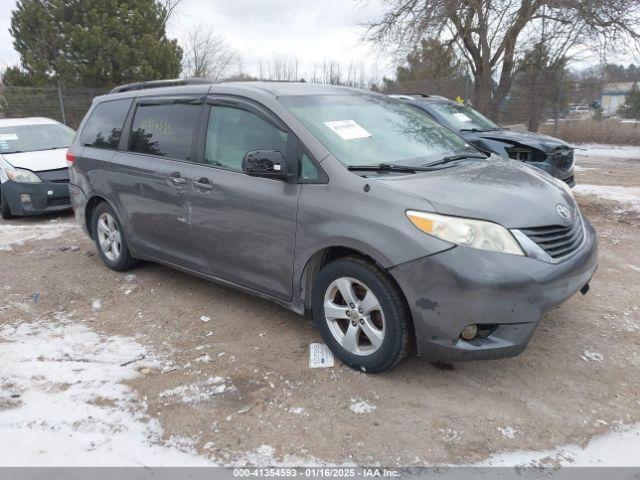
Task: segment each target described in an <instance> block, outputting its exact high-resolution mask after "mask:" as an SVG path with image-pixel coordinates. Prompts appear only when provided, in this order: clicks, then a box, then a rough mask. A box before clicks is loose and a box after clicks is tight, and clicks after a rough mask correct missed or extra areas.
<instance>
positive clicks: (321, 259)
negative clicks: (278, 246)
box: [300, 246, 385, 312]
mask: <svg viewBox="0 0 640 480" xmlns="http://www.w3.org/2000/svg"><path fill="white" fill-rule="evenodd" d="M350 256H355V257H360V258H363V259H365V260H368V261H369V262H371V263H373V264H375V265H377V266H378V267H379V268H380V269H381V270H382V271H385V270H384V268H383V267H382V266H380V264H379V263H378V262H376V260H375V259H374V258H372V257H370V256H369V255H366V254H364V253H362V252H360V251H359V250H355V249H353V248H348V247H339V246H335V247H327V248H323V249H322V250H319V251H317V252H316V253H314V254H313V256H312V257H311V258H310V259H309V261H308V262H307V264H306V265H305V267H304V270H303V272H302V279H301V282H300V299H301V303H302V306H303V308H304V311H305V312H308V311H311V292H312V291H313V284H314V282H315V280H316V277H317V276H318V273H320V270H322V267H324V266H325V265H327V264H328V263H329V262H332V261H334V260H337V259H339V258H343V257H350Z"/></svg>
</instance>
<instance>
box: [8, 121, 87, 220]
mask: <svg viewBox="0 0 640 480" xmlns="http://www.w3.org/2000/svg"><path fill="white" fill-rule="evenodd" d="M74 136H75V131H74V130H72V129H71V128H69V127H67V126H65V125H63V124H61V123H60V122H56V121H55V120H51V119H50V118H40V117H31V118H6V119H0V213H1V214H2V218H4V219H8V218H11V217H12V216H14V215H37V214H39V213H45V212H54V211H59V210H65V209H69V208H71V204H70V202H69V169H68V166H67V162H66V153H67V147H68V146H69V145H71V142H72V141H73V137H74Z"/></svg>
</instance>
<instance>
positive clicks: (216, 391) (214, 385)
mask: <svg viewBox="0 0 640 480" xmlns="http://www.w3.org/2000/svg"><path fill="white" fill-rule="evenodd" d="M233 388H234V387H233V386H230V387H227V385H226V383H225V379H224V378H222V377H209V378H208V379H207V380H204V381H202V382H196V383H192V384H190V385H179V386H177V387H175V388H171V389H169V390H165V391H163V392H160V393H159V394H158V396H159V397H160V398H167V399H171V398H177V399H178V400H179V401H181V402H182V403H201V402H208V401H210V400H213V399H214V397H215V396H216V395H220V394H221V393H224V392H226V391H227V390H232V389H233Z"/></svg>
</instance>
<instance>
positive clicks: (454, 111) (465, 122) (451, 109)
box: [429, 103, 500, 132]
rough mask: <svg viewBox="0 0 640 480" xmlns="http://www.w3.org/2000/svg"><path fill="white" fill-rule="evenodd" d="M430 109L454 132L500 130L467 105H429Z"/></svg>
mask: <svg viewBox="0 0 640 480" xmlns="http://www.w3.org/2000/svg"><path fill="white" fill-rule="evenodd" d="M429 105H430V106H431V108H433V109H434V110H435V111H437V112H438V113H439V114H440V115H442V116H443V117H444V119H445V121H446V122H447V123H448V124H449V125H451V126H452V127H453V128H454V129H455V130H460V131H463V132H464V131H474V130H477V131H487V130H500V126H499V125H496V124H495V123H493V122H492V121H491V120H489V119H488V118H487V117H485V116H484V115H482V114H481V113H480V112H478V111H476V110H474V109H473V108H471V107H469V106H468V105H460V104H453V103H430V104H429Z"/></svg>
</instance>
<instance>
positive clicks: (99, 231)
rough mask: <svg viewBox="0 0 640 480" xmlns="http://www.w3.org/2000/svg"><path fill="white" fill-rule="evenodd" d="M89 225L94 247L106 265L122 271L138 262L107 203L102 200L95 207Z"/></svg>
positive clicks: (116, 217)
mask: <svg viewBox="0 0 640 480" xmlns="http://www.w3.org/2000/svg"><path fill="white" fill-rule="evenodd" d="M91 227H92V228H91V232H92V234H93V239H94V241H95V244H96V247H97V248H98V252H99V253H100V257H101V258H102V261H103V262H104V264H105V265H106V266H107V267H109V268H110V269H112V270H115V271H117V272H122V271H124V270H130V269H131V268H133V267H135V266H136V265H137V264H138V261H137V260H136V259H135V258H133V257H132V256H131V254H130V253H129V248H128V247H127V242H126V239H125V236H124V230H123V228H122V224H121V223H120V220H119V219H118V216H117V215H116V212H115V211H114V210H113V208H111V206H110V205H109V204H108V203H106V202H102V203H100V204H99V205H98V206H97V207H96V209H95V211H94V212H93V218H92V222H91Z"/></svg>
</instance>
